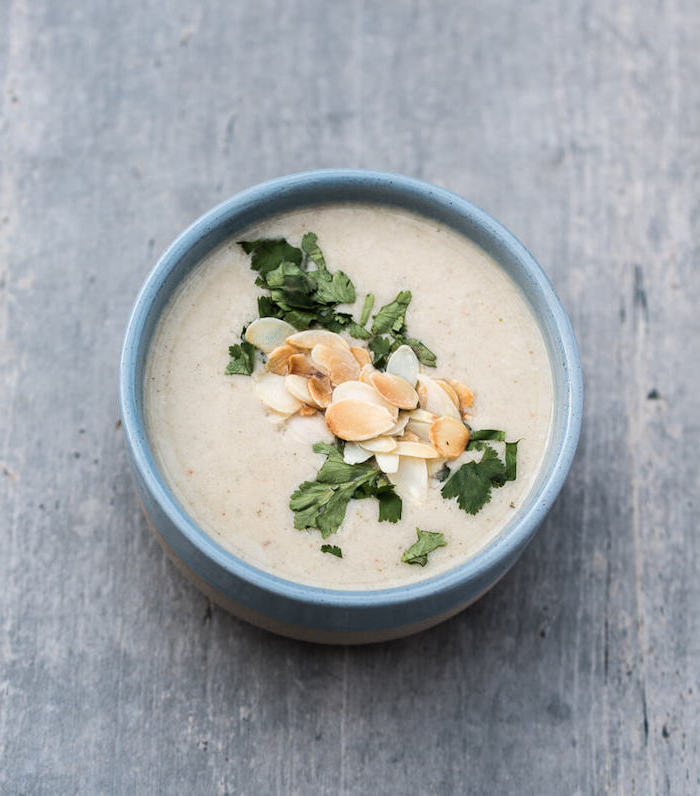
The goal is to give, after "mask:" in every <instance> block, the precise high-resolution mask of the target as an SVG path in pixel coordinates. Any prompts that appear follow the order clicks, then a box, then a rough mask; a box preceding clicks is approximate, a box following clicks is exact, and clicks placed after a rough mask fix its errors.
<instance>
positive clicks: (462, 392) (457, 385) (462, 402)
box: [448, 379, 474, 414]
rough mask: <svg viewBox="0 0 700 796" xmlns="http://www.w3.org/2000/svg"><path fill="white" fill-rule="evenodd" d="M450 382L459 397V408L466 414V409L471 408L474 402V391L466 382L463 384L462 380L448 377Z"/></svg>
mask: <svg viewBox="0 0 700 796" xmlns="http://www.w3.org/2000/svg"><path fill="white" fill-rule="evenodd" d="M448 381H449V383H450V384H451V385H452V388H453V389H454V391H455V392H456V393H457V397H458V398H459V408H460V411H461V412H462V414H464V410H465V409H469V407H470V406H472V405H473V404H474V393H473V392H472V391H471V390H470V389H469V387H467V385H466V384H462V382H461V381H457V380H456V379H448Z"/></svg>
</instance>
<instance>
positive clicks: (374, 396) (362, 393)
mask: <svg viewBox="0 0 700 796" xmlns="http://www.w3.org/2000/svg"><path fill="white" fill-rule="evenodd" d="M347 399H351V400H353V401H366V402H367V403H370V404H377V405H378V406H382V407H384V409H386V410H387V411H388V412H391V414H392V415H393V416H394V420H398V416H399V410H398V409H397V408H396V407H395V406H392V405H391V404H390V403H389V402H388V401H385V400H384V399H383V398H382V396H381V395H380V394H379V393H378V392H377V391H376V390H375V389H374V387H372V385H371V384H365V383H364V382H361V381H355V380H354V379H353V380H351V381H344V382H343V383H342V384H339V385H338V386H337V387H336V388H335V389H334V390H333V403H337V402H338V401H345V400H347Z"/></svg>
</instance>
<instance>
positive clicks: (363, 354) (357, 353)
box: [350, 345, 372, 367]
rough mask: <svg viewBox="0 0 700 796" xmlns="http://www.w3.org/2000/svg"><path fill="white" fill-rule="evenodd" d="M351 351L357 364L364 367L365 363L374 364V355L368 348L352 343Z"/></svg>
mask: <svg viewBox="0 0 700 796" xmlns="http://www.w3.org/2000/svg"><path fill="white" fill-rule="evenodd" d="M350 351H351V352H352V355H353V356H354V357H355V359H356V360H357V364H358V365H359V366H360V367H362V366H363V365H371V364H372V355H371V354H370V353H369V351H368V350H367V349H366V348H360V346H357V345H351V346H350Z"/></svg>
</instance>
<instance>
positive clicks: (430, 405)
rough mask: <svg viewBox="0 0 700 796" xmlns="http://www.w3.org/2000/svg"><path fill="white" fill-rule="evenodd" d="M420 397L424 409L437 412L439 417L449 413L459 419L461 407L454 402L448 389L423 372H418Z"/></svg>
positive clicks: (449, 415)
mask: <svg viewBox="0 0 700 796" xmlns="http://www.w3.org/2000/svg"><path fill="white" fill-rule="evenodd" d="M417 392H418V399H419V400H420V405H421V408H422V409H425V410H427V411H428V412H432V413H433V414H436V415H437V416H438V417H441V416H442V415H447V416H448V417H454V418H456V419H457V420H459V409H457V407H456V406H455V405H454V404H453V403H452V399H451V398H450V396H449V395H448V394H447V391H446V390H443V388H442V387H441V386H440V385H439V384H437V383H436V382H435V380H434V379H431V378H430V377H429V376H425V375H424V374H422V373H419V374H418V387H417Z"/></svg>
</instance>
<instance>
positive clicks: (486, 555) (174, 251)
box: [120, 170, 582, 602]
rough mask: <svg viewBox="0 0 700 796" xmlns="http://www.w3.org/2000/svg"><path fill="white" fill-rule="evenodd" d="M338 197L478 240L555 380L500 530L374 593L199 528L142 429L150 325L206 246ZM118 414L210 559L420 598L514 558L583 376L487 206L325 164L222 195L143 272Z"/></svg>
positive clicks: (568, 445) (576, 412) (273, 585)
mask: <svg viewBox="0 0 700 796" xmlns="http://www.w3.org/2000/svg"><path fill="white" fill-rule="evenodd" d="M338 202H346V203H347V202H362V203H368V204H382V205H393V206H397V207H401V208H403V209H406V210H410V211H413V212H414V213H418V214H420V215H423V216H426V217H429V218H434V219H436V220H438V221H440V222H441V223H443V224H446V225H448V226H450V227H451V228H453V229H454V230H456V231H457V232H459V233H461V234H463V235H465V236H466V237H467V238H470V239H471V240H473V241H474V242H476V243H477V244H478V245H479V246H481V248H483V249H484V250H485V251H486V252H487V253H488V254H490V255H491V256H492V257H493V258H494V259H495V260H496V261H497V262H498V263H499V264H500V265H501V266H502V267H503V268H504V269H505V270H506V272H507V273H508V274H509V275H510V276H511V278H512V279H513V280H514V281H515V283H516V284H517V285H518V286H519V288H520V289H521V290H522V292H523V294H524V296H525V298H526V299H527V301H528V302H529V304H530V306H531V308H532V310H533V312H534V315H535V317H536V318H537V320H538V322H539V325H540V328H541V331H542V335H543V337H544V340H545V343H546V346H547V350H548V354H549V358H550V362H551V367H552V377H553V382H554V411H553V417H552V430H551V435H550V440H549V444H548V448H547V452H546V454H545V458H544V461H543V464H542V468H541V470H540V472H539V474H538V477H537V479H536V480H535V483H534V485H533V487H532V489H531V490H530V492H529V494H528V497H527V499H526V500H525V501H524V502H523V504H522V505H521V506H520V507H519V509H518V510H517V512H515V514H514V516H513V517H512V519H511V520H510V521H509V522H508V523H507V525H506V526H505V527H504V528H503V530H502V531H501V533H500V534H499V535H498V537H497V538H496V539H494V540H493V541H492V542H491V543H490V544H489V545H487V546H486V547H485V548H484V549H483V550H482V551H480V552H479V553H478V554H477V555H476V556H474V557H473V558H471V559H469V560H467V561H466V562H464V563H463V564H461V565H458V566H457V567H455V568H454V569H452V570H449V571H448V572H445V573H442V574H440V575H437V576H435V577H434V578H429V579H427V580H424V581H419V582H418V583H415V584H411V585H409V586H401V587H393V588H389V589H384V590H377V591H372V592H349V591H336V590H329V589H321V588H318V587H312V586H305V585H301V584H296V583H292V582H291V581H285V580H283V579H281V578H279V577H277V576H274V575H271V574H269V573H266V572H263V571H262V570H259V569H258V568H256V567H254V566H252V565H250V564H247V563H246V562H244V561H242V560H241V559H239V558H238V557H237V556H235V555H234V554H233V553H231V552H229V551H227V550H225V549H224V548H222V547H221V546H220V545H219V544H218V543H216V542H215V541H214V540H213V539H212V538H211V537H210V536H209V535H208V534H206V533H205V532H204V531H203V530H201V529H200V528H198V527H197V526H196V525H195V524H194V523H193V522H192V520H191V519H190V518H189V516H188V515H187V514H186V513H185V512H184V510H183V509H182V507H181V506H180V505H179V503H178V502H177V499H176V498H175V496H174V495H173V494H172V492H171V491H170V489H169V487H168V486H167V485H166V484H165V483H164V481H163V479H162V477H161V476H160V473H159V472H158V468H157V466H156V464H155V460H154V457H153V455H152V452H151V449H150V444H149V441H148V439H147V436H146V433H145V423H144V416H143V374H144V371H145V363H146V357H147V354H148V349H149V344H150V341H151V337H152V335H153V332H154V329H155V326H156V324H157V322H158V319H159V317H160V314H161V312H162V311H163V309H164V307H165V305H166V304H167V302H168V300H169V299H170V297H171V295H172V294H173V291H174V290H175V289H176V288H177V286H178V285H179V284H180V282H181V281H182V279H183V278H184V277H185V276H186V275H187V274H188V273H189V271H190V270H191V269H192V268H193V267H194V266H196V265H197V263H198V262H199V261H200V260H201V259H202V258H203V257H204V256H205V255H206V254H207V253H208V252H210V251H211V250H212V249H213V248H215V247H216V246H218V245H219V244H220V243H222V242H223V241H225V240H226V239H228V238H230V237H231V236H232V235H235V234H236V233H237V232H239V231H241V230H243V229H244V228H246V227H248V226H250V225H252V224H254V223H257V222H260V221H262V220H264V219H265V218H268V217H270V216H273V215H277V214H279V213H283V212H285V211H289V210H295V209H299V208H302V207H311V206H313V205H319V204H329V203H338ZM120 400H121V409H122V421H123V424H124V430H125V433H126V435H127V439H128V441H129V444H130V445H131V448H132V454H133V457H134V462H135V466H136V467H137V468H138V469H139V471H140V474H141V476H142V478H143V479H144V481H145V482H146V483H147V484H148V485H149V488H150V489H151V490H152V492H153V494H154V495H155V497H156V500H157V501H158V503H159V505H160V507H161V508H163V510H164V511H165V512H166V514H167V515H168V516H169V517H170V519H171V520H172V521H173V522H175V524H176V525H177V526H178V528H179V529H180V530H181V531H182V532H183V533H184V534H185V535H186V536H187V537H188V538H189V540H190V541H191V542H193V543H194V544H195V545H196V546H197V547H198V548H199V549H200V550H201V551H202V552H203V553H204V555H205V556H207V557H208V558H210V559H212V560H214V561H216V563H217V564H218V565H220V566H223V567H225V568H226V569H228V570H230V571H233V572H235V573H236V574H238V575H240V576H242V577H244V578H247V579H252V580H254V581H255V582H256V583H257V584H259V585H262V586H264V587H265V588H269V589H272V590H274V591H277V592H281V593H285V592H286V593H292V592H293V593H295V594H296V596H298V597H301V598H303V599H305V600H307V599H309V598H316V599H318V600H320V601H322V602H323V601H326V602H327V601H333V602H336V601H337V600H343V599H345V600H352V599H353V595H354V596H355V597H357V596H358V595H368V596H369V595H371V597H370V599H372V600H373V601H377V600H381V599H383V598H385V599H388V600H391V599H399V594H400V595H401V597H400V598H401V599H407V598H418V597H419V595H420V594H421V593H429V592H430V591H434V590H436V589H440V588H441V586H442V585H443V584H444V585H446V586H447V585H448V584H449V585H454V583H455V582H456V580H468V579H470V578H475V577H477V576H481V577H483V576H484V574H485V573H487V572H488V570H489V569H494V568H496V567H497V566H498V564H499V563H500V562H502V561H503V560H505V559H508V558H513V557H514V556H517V553H518V552H519V551H520V550H521V549H522V548H523V547H524V546H525V544H526V543H527V542H528V541H529V539H530V538H531V536H532V535H533V533H534V531H535V529H536V528H537V525H538V524H539V523H540V521H541V520H542V518H543V517H544V515H545V514H546V513H547V511H548V510H549V508H550V506H551V504H552V502H553V501H554V498H555V497H556V495H557V493H558V492H559V489H560V488H561V485H562V484H563V481H564V479H565V477H566V474H567V472H568V470H569V466H570V463H571V460H572V458H573V455H574V452H575V449H576V444H577V441H578V434H579V428H580V422H581V411H582V382H581V371H580V364H579V358H578V353H577V349H576V343H575V339H574V335H573V332H572V330H571V326H570V324H569V320H568V318H567V316H566V313H565V312H564V310H563V308H562V307H561V305H560V303H559V301H558V299H557V297H556V295H555V293H554V291H553V289H552V286H551V284H550V283H549V280H548V279H547V277H546V276H545V274H544V272H543V271H542V269H541V268H540V266H539V265H538V264H537V263H536V261H535V260H534V259H533V257H532V256H531V255H530V254H529V252H528V251H527V250H526V249H525V247H524V246H523V245H522V244H521V243H520V242H519V241H518V240H517V239H516V238H515V237H514V236H513V235H511V234H510V233H509V232H508V231H507V230H506V229H505V228H504V227H502V226H501V225H500V224H498V223H497V222H496V221H495V220H494V219H492V218H491V217H490V216H489V215H488V214H486V213H485V212H483V211H482V210H480V209H478V208H477V207H475V206H474V205H472V204H470V203H469V202H467V201H466V200H464V199H462V198H461V197H458V196H456V195H454V194H451V193H449V192H448V191H445V190H443V189H440V188H437V187H436V186H433V185H430V184H427V183H423V182H420V181H417V180H412V179H409V178H406V177H401V176H399V175H393V174H385V173H381V172H366V171H350V170H328V171H320V172H310V173H307V174H299V175H293V176H290V177H284V178H281V179H279V180H274V181H271V182H268V183H263V184H262V185H258V186H256V187H254V188H251V189H249V190H247V191H245V192H243V193H241V194H238V195H237V196H235V197H233V198H232V199H230V200H228V201H226V202H224V203H223V204H221V205H219V206H218V207H216V208H214V209H213V210H211V211H210V212H209V213H207V214H205V215H204V216H202V217H201V218H200V219H199V220H198V221H196V222H195V223H194V224H193V225H192V226H191V227H190V228H189V229H187V230H186V231H185V232H184V233H183V234H182V235H181V236H180V237H179V238H178V239H177V240H176V241H175V242H174V243H173V244H172V245H171V247H170V248H169V249H168V250H167V251H166V252H165V254H164V255H163V256H162V257H161V258H160V260H159V261H158V263H157V264H156V266H155V268H154V269H153V271H152V272H151V274H150V275H149V277H148V279H147V280H146V282H145V284H144V286H143V288H142V290H141V292H140V294H139V296H138V298H137V300H136V304H135V307H134V310H133V313H132V317H131V320H130V322H129V326H128V329H127V334H126V338H125V342H124V349H123V352H122V362H121V372H120Z"/></svg>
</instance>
